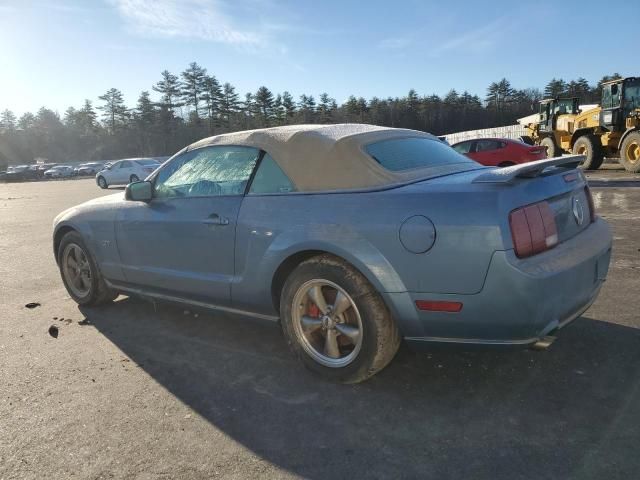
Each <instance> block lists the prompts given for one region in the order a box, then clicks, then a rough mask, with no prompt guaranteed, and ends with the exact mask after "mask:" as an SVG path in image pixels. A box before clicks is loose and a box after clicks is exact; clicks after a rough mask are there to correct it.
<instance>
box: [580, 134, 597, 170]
mask: <svg viewBox="0 0 640 480" xmlns="http://www.w3.org/2000/svg"><path fill="white" fill-rule="evenodd" d="M573 153H574V154H575V155H584V157H585V160H584V162H582V168H584V169H585V170H597V169H598V168H600V165H602V162H603V161H604V152H603V151H602V145H600V141H599V140H598V138H597V137H596V136H595V135H583V136H582V137H580V138H578V139H577V140H576V142H575V143H574V144H573Z"/></svg>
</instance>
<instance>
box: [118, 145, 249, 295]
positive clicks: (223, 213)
mask: <svg viewBox="0 0 640 480" xmlns="http://www.w3.org/2000/svg"><path fill="white" fill-rule="evenodd" d="M259 156H260V151H259V150H257V149H255V148H250V147H237V146H212V147H204V148H200V149H196V150H192V151H188V152H185V153H183V154H181V155H179V156H177V157H176V158H174V159H173V160H172V161H171V162H170V163H168V164H167V165H165V166H164V167H163V168H162V169H160V170H159V171H158V172H157V173H156V174H155V175H154V178H153V180H152V182H153V199H152V200H151V201H150V202H149V203H145V202H133V201H132V202H130V203H128V204H127V206H126V207H127V208H123V209H122V210H121V211H120V212H119V214H118V220H117V222H116V239H117V245H118V252H119V254H120V260H121V264H122V270H123V273H124V275H125V278H126V280H127V282H129V283H131V284H135V285H139V286H142V287H146V288H149V289H152V290H155V291H159V292H164V293H166V294H169V295H175V296H179V297H182V298H188V299H192V300H199V301H204V302H208V303H213V304H216V305H226V304H229V303H230V300H231V293H230V292H231V283H232V281H233V278H234V268H235V267H234V252H235V248H234V247H235V231H236V221H237V217H238V211H239V209H240V205H241V203H242V199H243V198H244V193H245V189H246V185H247V183H248V181H249V178H250V176H251V174H252V172H253V169H254V167H255V164H256V162H257V160H258V157H259Z"/></svg>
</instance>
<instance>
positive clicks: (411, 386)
mask: <svg viewBox="0 0 640 480" xmlns="http://www.w3.org/2000/svg"><path fill="white" fill-rule="evenodd" d="M82 313H83V314H84V315H85V317H86V323H88V324H89V325H93V326H94V327H95V328H96V329H97V330H98V331H99V332H100V333H101V334H103V335H105V336H106V337H107V338H108V339H109V340H110V341H111V342H113V343H114V344H115V345H116V346H117V347H118V348H120V349H121V350H122V351H123V352H124V353H125V354H126V355H127V356H129V357H130V358H131V359H132V360H133V361H134V362H136V363H137V364H138V365H139V366H140V367H141V368H143V369H144V370H145V371H146V372H147V373H148V374H149V375H150V376H151V377H152V378H153V379H154V380H155V381H157V382H159V383H160V384H161V385H162V386H164V387H165V388H166V389H167V390H168V391H170V392H171V393H172V394H173V395H175V396H176V397H177V398H178V399H179V400H180V401H182V402H184V403H185V404H186V405H188V406H189V407H190V408H192V409H194V410H195V411H196V412H197V413H198V414H199V415H201V416H202V417H203V418H205V419H206V420H207V421H208V422H210V423H211V424H212V425H214V426H215V427H216V428H218V429H220V430H221V431H223V432H225V433H226V434H227V435H229V436H231V437H232V438H233V439H234V440H236V441H238V442H240V443H241V444H242V445H244V446H246V447H247V448H249V449H251V450H252V451H254V452H256V453H257V454H258V455H259V456H261V457H262V458H264V459H266V460H268V461H269V462H271V463H273V464H275V465H277V466H279V467H281V468H284V469H287V470H288V471H290V472H293V473H295V474H298V475H301V476H303V477H305V478H349V477H353V476H357V477H362V476H365V477H367V478H425V477H429V478H492V479H498V478H499V479H502V478H504V479H513V478H579V479H584V478H605V477H606V478H618V477H616V474H615V472H619V471H621V470H620V469H622V468H624V469H625V470H624V471H628V470H627V469H628V466H629V463H630V462H631V463H634V465H636V466H638V467H640V462H639V461H638V455H637V451H636V450H637V445H638V439H639V433H638V425H640V408H639V405H640V390H639V388H640V370H639V368H640V348H639V347H640V330H638V329H633V328H629V327H624V326H619V325H614V324H609V323H605V322H602V321H597V320H593V319H590V318H586V317H583V318H580V319H578V320H576V321H575V322H574V323H573V324H572V325H570V326H568V327H567V328H566V329H565V330H563V332H562V333H561V334H560V337H559V339H558V340H557V341H556V343H555V344H554V345H553V346H552V347H551V349H550V350H548V351H545V352H534V351H530V350H525V351H516V352H513V351H511V352H498V351H475V352H461V351H451V350H437V351H432V352H430V353H419V354H418V353H413V352H411V351H409V350H408V349H406V348H405V347H401V349H400V352H399V353H398V355H397V357H396V358H395V360H394V361H393V362H392V364H391V365H390V366H389V367H388V368H386V369H385V370H383V371H382V372H380V373H379V374H378V375H376V376H375V377H373V378H372V379H370V380H369V381H368V382H365V383H363V384H359V385H335V384H331V383H327V382H325V381H323V380H321V379H319V378H318V377H316V376H315V375H313V374H311V373H309V372H307V371H306V370H305V369H304V368H302V367H301V366H300V365H299V364H298V362H297V361H296V360H295V359H294V358H293V356H292V355H291V354H290V353H289V351H288V349H287V346H286V344H285V341H284V339H283V337H282V335H281V333H280V329H279V327H278V325H276V324H271V323H268V322H260V321H256V320H251V319H245V318H241V317H231V316H226V315H225V316H222V315H213V314H209V313H202V312H200V313H199V314H198V316H197V317H196V316H195V315H193V314H192V313H186V312H183V309H182V308H177V307H174V306H170V305H166V304H158V305H156V306H155V308H154V305H153V304H151V303H149V302H146V301H144V300H139V299H133V298H122V297H121V299H120V300H119V301H117V302H115V303H113V304H112V305H109V306H106V307H102V308H97V309H87V308H83V309H82Z"/></svg>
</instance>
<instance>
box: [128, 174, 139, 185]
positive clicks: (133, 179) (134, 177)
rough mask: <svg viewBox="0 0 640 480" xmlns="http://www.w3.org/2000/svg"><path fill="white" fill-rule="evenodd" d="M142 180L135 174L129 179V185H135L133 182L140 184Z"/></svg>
mask: <svg viewBox="0 0 640 480" xmlns="http://www.w3.org/2000/svg"><path fill="white" fill-rule="evenodd" d="M139 181H140V179H139V178H138V176H137V175H136V174H133V175H131V176H130V177H129V183H133V182H139Z"/></svg>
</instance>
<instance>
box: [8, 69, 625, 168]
mask: <svg viewBox="0 0 640 480" xmlns="http://www.w3.org/2000/svg"><path fill="white" fill-rule="evenodd" d="M619 77H620V75H618V74H617V73H616V74H614V75H611V76H605V77H603V78H602V79H601V80H600V81H599V82H598V83H597V84H595V85H591V84H589V82H588V81H587V80H586V79H584V78H578V79H577V80H571V81H568V82H567V81H564V80H562V79H556V78H554V79H552V80H551V81H550V82H549V83H548V84H547V85H546V86H545V88H544V90H542V91H541V90H539V89H537V88H527V89H523V90H518V89H516V88H513V87H512V86H511V84H510V82H509V81H508V80H507V79H506V78H503V79H502V80H500V81H497V82H493V83H491V85H489V87H488V88H487V92H486V95H485V96H484V98H480V97H479V96H478V95H472V94H470V93H469V92H467V91H464V92H462V93H459V92H458V91H456V90H455V89H452V90H451V91H449V92H448V93H447V94H446V95H445V96H438V95H435V94H432V95H419V94H418V92H417V91H416V90H413V89H411V90H410V91H409V92H408V93H407V95H406V96H404V97H388V98H378V97H373V98H370V99H365V98H363V97H356V96H353V95H352V96H350V97H349V98H348V99H347V100H346V101H345V102H344V103H342V104H340V105H339V104H338V103H337V102H336V100H335V99H334V98H332V97H330V96H329V94H327V93H321V94H320V95H318V97H317V98H316V97H314V96H313V95H307V94H302V95H300V96H299V97H298V98H294V97H293V95H292V94H291V93H289V92H287V91H284V92H282V93H274V92H272V91H271V90H269V89H268V88H267V87H265V86H262V87H260V88H258V90H257V91H256V92H249V93H246V94H245V95H244V96H241V95H240V94H239V93H238V92H237V91H236V89H235V87H234V86H233V85H231V84H230V83H228V82H225V83H223V82H221V81H219V80H218V78H217V77H216V76H215V75H212V74H209V73H208V72H207V70H206V68H204V67H202V66H200V65H198V64H197V63H196V62H193V63H191V64H190V65H189V66H188V67H187V68H186V69H185V70H184V71H183V72H181V73H180V74H179V75H176V74H173V73H171V72H169V71H167V70H165V71H163V72H162V73H161V74H160V79H159V80H158V81H157V82H156V83H155V84H154V85H152V86H151V90H152V91H153V92H154V93H155V95H154V96H155V98H152V94H151V91H149V90H146V91H143V92H141V93H140V95H139V97H138V99H137V102H136V104H135V106H133V107H132V108H130V107H128V106H127V104H126V102H125V99H124V95H123V94H122V92H121V91H120V90H118V89H117V88H111V89H109V90H108V91H107V92H105V93H104V94H103V95H101V96H99V97H98V103H97V104H94V102H92V101H91V100H85V101H84V103H83V104H82V105H81V106H79V107H69V108H68V109H67V110H66V111H65V112H64V114H63V115H60V114H59V113H58V112H54V111H52V110H50V109H48V108H45V107H42V108H41V109H40V110H38V111H37V112H36V113H30V112H27V113H25V114H23V115H22V116H20V117H19V118H17V117H16V115H15V114H14V113H13V112H11V111H10V110H7V109H5V110H4V111H2V112H1V113H0V163H9V164H21V163H32V162H33V161H34V159H35V158H38V157H40V158H46V159H48V160H49V161H52V162H74V161H90V160H105V159H115V158H125V157H136V156H164V155H171V154H173V153H174V152H176V151H177V150H179V149H180V148H182V147H183V146H184V145H187V144H189V143H191V142H193V141H195V140H197V139H200V138H203V137H205V136H208V135H216V134H219V133H225V132H232V131H237V130H246V129H252V128H261V127H270V126H277V125H289V124H302V123H320V124H327V123H343V122H352V123H370V124H374V125H383V126H390V127H401V128H411V129H415V130H423V131H428V132H431V133H433V134H436V135H443V134H447V133H453V132H457V131H463V130H474V129H479V128H490V127H495V126H502V125H509V124H513V123H515V122H516V119H517V118H520V117H523V116H526V115H530V114H531V113H533V112H535V111H537V109H538V107H537V104H538V101H539V100H540V99H542V98H547V97H558V96H560V97H562V96H576V97H579V98H580V100H581V103H583V104H587V103H597V102H599V100H600V91H601V84H602V82H604V81H607V80H610V79H613V78H619ZM0 108H1V106H0Z"/></svg>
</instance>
